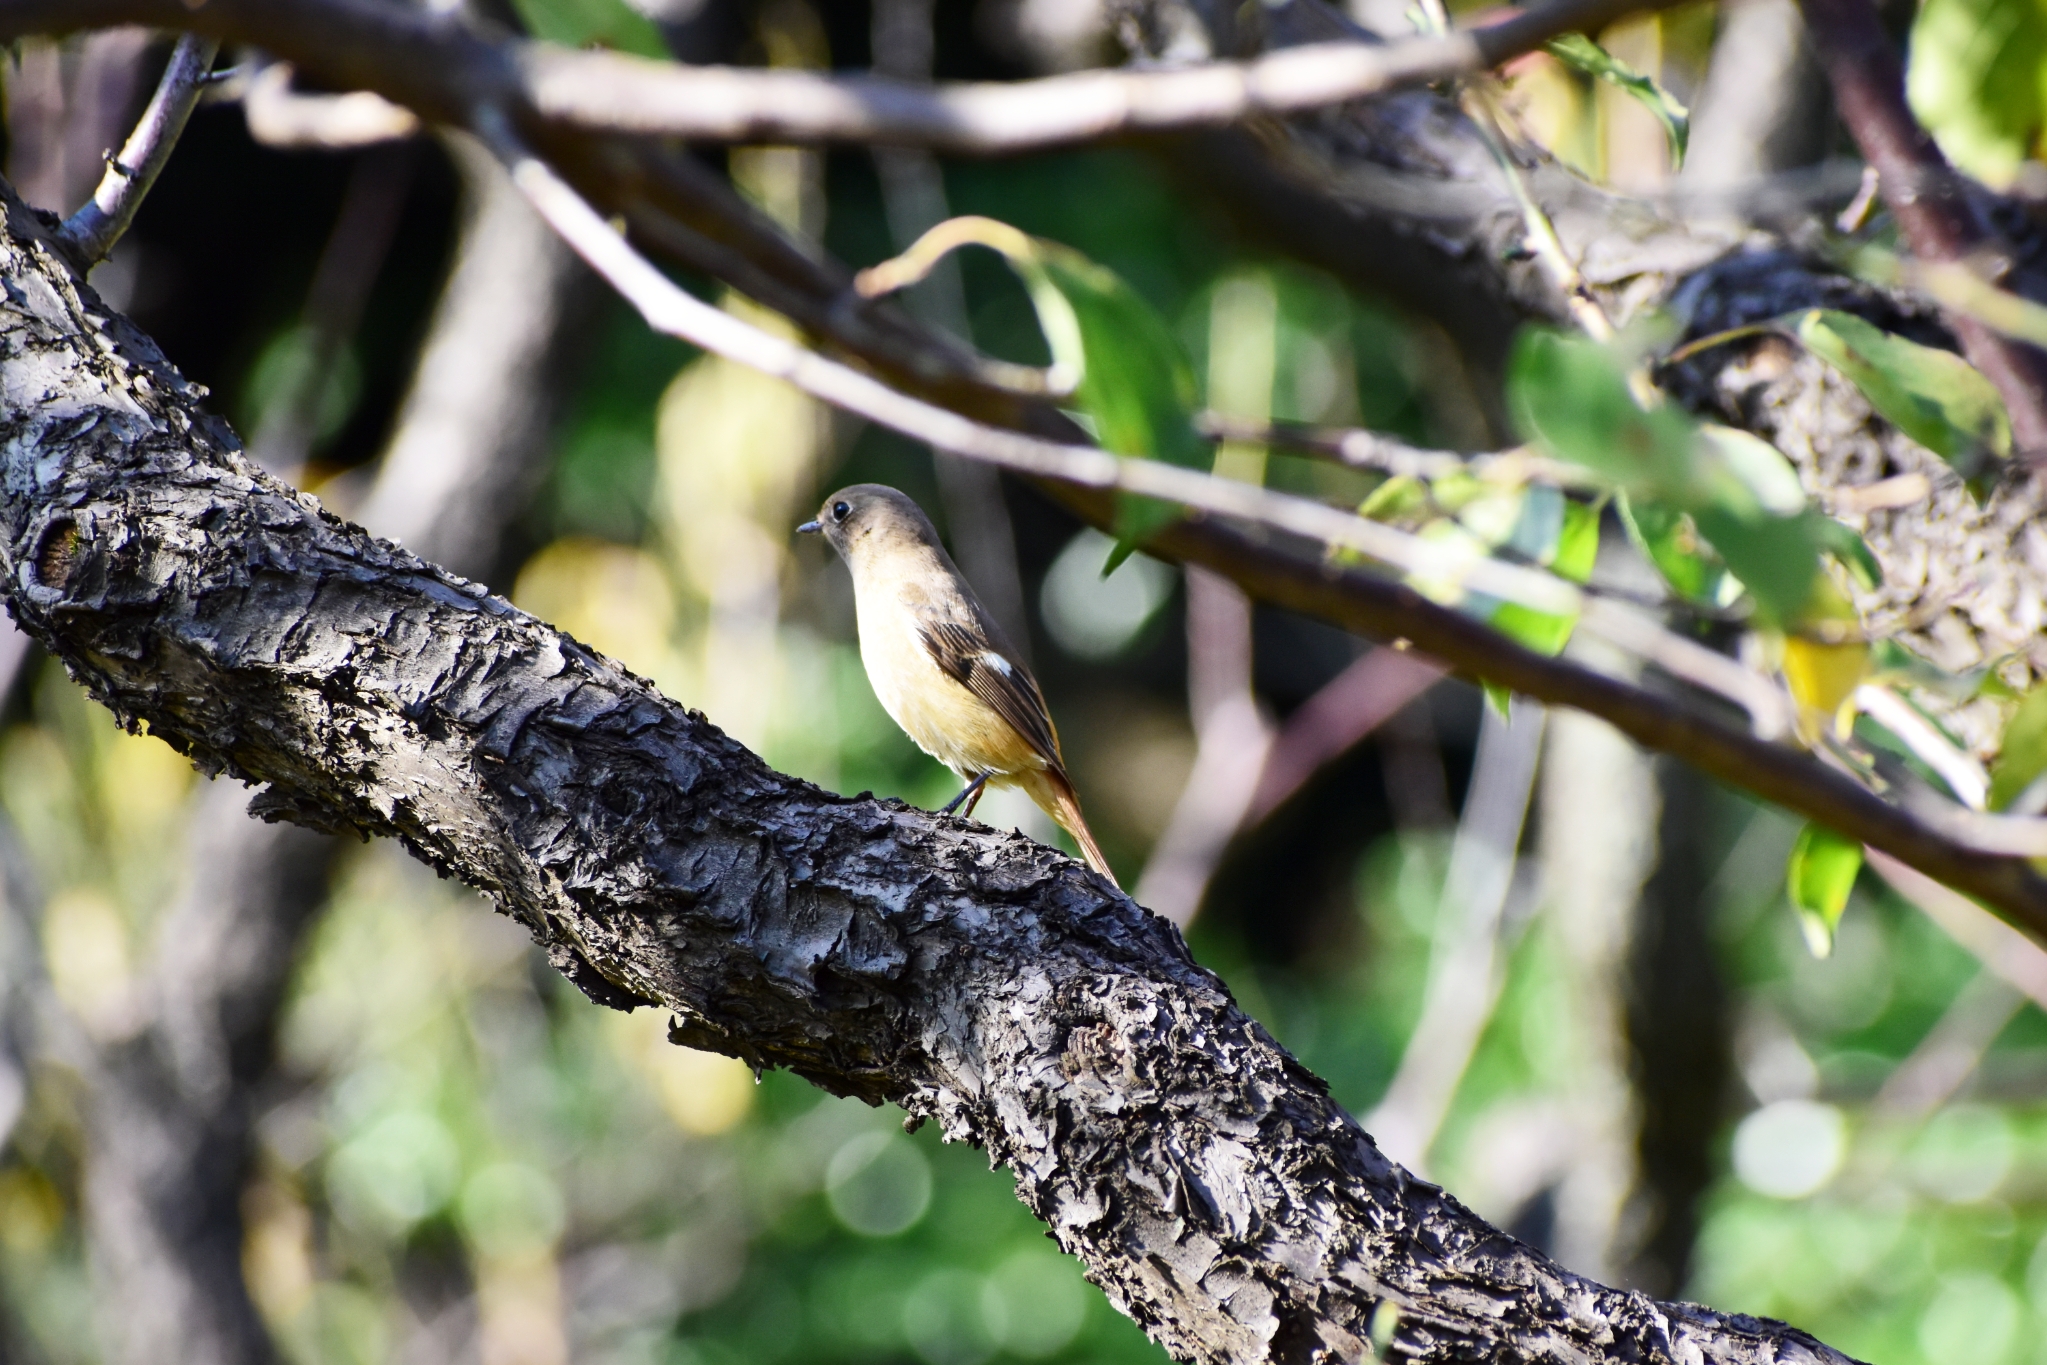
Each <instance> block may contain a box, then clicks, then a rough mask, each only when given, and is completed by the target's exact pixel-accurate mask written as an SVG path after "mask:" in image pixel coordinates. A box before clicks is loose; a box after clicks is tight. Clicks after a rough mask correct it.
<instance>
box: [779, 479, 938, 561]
mask: <svg viewBox="0 0 2047 1365" xmlns="http://www.w3.org/2000/svg"><path fill="white" fill-rule="evenodd" d="M796 529H797V530H798V531H800V532H802V533H803V534H805V535H820V534H821V535H823V536H824V538H825V539H826V540H828V541H830V542H831V545H832V548H833V549H835V550H837V551H838V552H839V554H840V555H841V556H842V557H843V558H844V559H845V560H846V561H847V562H848V563H850V562H852V560H853V558H854V557H855V556H856V555H861V554H865V553H866V552H868V551H870V550H874V549H878V548H880V547H881V546H883V545H889V544H897V543H902V542H909V543H912V544H918V545H933V546H935V545H937V544H938V532H937V531H936V530H935V529H934V528H933V527H932V525H931V518H929V517H927V516H925V515H924V509H923V508H921V507H919V506H918V505H917V504H916V503H915V502H914V501H912V500H911V498H910V496H909V495H908V494H907V493H902V492H899V491H898V490H896V489H893V488H890V487H889V486H888V485H886V484H879V483H856V484H854V485H852V486H851V487H849V488H841V489H840V490H839V491H838V492H836V493H834V494H832V495H831V496H830V497H828V498H826V499H825V500H824V506H823V507H821V508H819V509H818V513H817V520H815V521H806V522H804V523H803V524H802V525H801V526H799V527H797V528H796Z"/></svg>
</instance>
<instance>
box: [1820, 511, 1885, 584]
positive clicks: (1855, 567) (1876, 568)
mask: <svg viewBox="0 0 2047 1365" xmlns="http://www.w3.org/2000/svg"><path fill="white" fill-rule="evenodd" d="M1812 529H1813V533H1814V536H1815V540H1814V543H1815V544H1816V545H1818V546H1819V548H1820V550H1821V551H1823V552H1824V553H1826V554H1830V555H1832V556H1833V557H1834V558H1835V559H1838V560H1840V561H1841V567H1842V568H1844V569H1846V570H1847V571H1848V576H1849V577H1850V578H1852V579H1854V580H1855V586H1857V587H1858V588H1861V589H1862V590H1863V591H1864V592H1875V591H1876V590H1877V589H1878V588H1880V587H1882V586H1883V582H1884V566H1883V564H1882V563H1881V562H1880V561H1879V560H1878V559H1877V557H1876V551H1874V550H1872V549H1870V548H1869V542H1868V541H1866V540H1864V539H1863V538H1862V537H1861V536H1860V535H1858V534H1857V533H1856V531H1855V528H1854V527H1852V526H1847V525H1844V524H1843V523H1841V522H1838V521H1835V520H1834V519H1833V518H1832V517H1814V518H1813V521H1812Z"/></svg>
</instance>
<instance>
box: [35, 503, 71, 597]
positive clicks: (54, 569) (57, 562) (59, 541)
mask: <svg viewBox="0 0 2047 1365" xmlns="http://www.w3.org/2000/svg"><path fill="white" fill-rule="evenodd" d="M82 539H83V537H82V536H80V535H79V533H78V523H77V522H76V521H74V520H72V519H71V518H70V517H59V518H58V519H56V520H54V521H52V522H51V523H50V524H49V525H48V526H45V527H44V528H43V534H42V536H41V537H40V538H39V539H38V540H37V541H36V552H35V556H34V565H35V577H36V586H37V587H40V588H46V589H48V590H50V591H51V592H62V591H63V590H64V589H65V587H66V586H68V585H69V584H70V582H71V570H72V567H73V566H74V565H75V564H76V563H77V562H78V546H79V543H80V541H81V540H82Z"/></svg>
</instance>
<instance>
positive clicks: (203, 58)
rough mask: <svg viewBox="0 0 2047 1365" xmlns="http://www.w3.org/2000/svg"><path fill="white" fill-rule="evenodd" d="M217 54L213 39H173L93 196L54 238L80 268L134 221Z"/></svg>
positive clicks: (196, 101) (105, 250)
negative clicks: (167, 59) (145, 102)
mask: <svg viewBox="0 0 2047 1365" xmlns="http://www.w3.org/2000/svg"><path fill="white" fill-rule="evenodd" d="M219 51H220V42H219V40H218V39H214V38H201V37H196V36H193V35H187V36H185V37H183V38H180V39H178V45H177V47H175V48H173V49H172V51H171V60H170V64H169V65H168V66H166V67H165V68H164V73H163V79H162V80H161V81H159V82H158V83H157V87H156V93H155V94H154V95H152V96H150V99H149V105H148V107H147V108H145V109H144V110H143V111H142V117H141V118H140V119H139V120H138V121H137V122H136V124H135V131H134V132H132V133H130V134H129V135H128V140H127V141H126V142H124V143H122V144H121V150H120V151H119V152H118V153H116V154H115V155H113V156H111V157H109V158H108V159H107V172H106V174H105V175H104V176H102V177H101V178H100V183H99V187H98V188H97V189H95V190H94V191H93V195H92V198H91V199H89V200H87V201H86V203H85V204H84V206H83V207H81V208H80V209H79V210H78V212H76V213H74V214H72V215H71V216H70V217H69V218H67V219H66V220H65V221H64V226H63V228H62V230H61V232H60V234H59V238H58V240H59V242H60V243H61V244H62V245H63V248H64V249H65V250H66V251H68V252H70V253H71V254H72V256H73V257H74V258H75V259H76V260H78V261H80V262H81V263H83V264H85V265H91V264H93V263H94V262H97V261H101V260H104V259H105V258H106V255H107V253H108V252H109V251H112V250H113V249H114V243H115V242H118V241H120V240H121V235H122V234H123V233H125V232H126V231H127V230H128V225H129V224H130V223H132V222H134V221H135V214H136V211H137V210H139V209H140V208H141V207H142V200H143V196H145V195H147V194H148V193H149V187H150V186H151V185H154V184H155V183H156V177H157V176H158V175H159V174H161V173H162V171H163V168H164V163H165V162H167V161H169V160H170V159H171V150H172V149H173V148H175V147H176V146H177V145H178V135H179V134H180V133H182V132H184V131H185V121H186V120H187V119H189V118H191V117H192V111H193V109H195V108H197V107H198V105H199V96H200V94H201V93H202V92H203V91H204V89H205V86H206V73H207V72H208V71H210V70H212V69H213V58H214V56H215V54H217V53H218V52H219Z"/></svg>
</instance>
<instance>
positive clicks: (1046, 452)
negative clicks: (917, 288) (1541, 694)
mask: <svg viewBox="0 0 2047 1365" xmlns="http://www.w3.org/2000/svg"><path fill="white" fill-rule="evenodd" d="M483 121H484V122H485V123H486V124H489V123H491V122H492V120H490V119H485V120H483ZM486 138H487V140H490V141H492V142H493V145H494V146H495V147H496V148H497V150H498V151H499V154H500V156H502V157H503V158H504V159H505V161H506V164H507V165H508V166H510V167H511V168H512V178H513V180H514V181H515V182H516V183H517V184H518V185H519V186H520V188H521V189H522V190H523V191H524V192H525V193H526V195H527V197H528V198H529V199H530V200H531V201H532V202H533V204H534V206H535V207H536V208H538V209H539V211H540V214H541V216H542V217H543V218H545V219H547V221H548V222H549V223H550V224H551V225H552V226H553V227H554V229H555V230H556V231H557V232H560V233H561V234H562V237H563V239H564V240H566V241H567V242H568V243H569V245H570V246H571V247H573V248H574V249H575V250H576V252H577V253H578V254H579V255H581V256H582V257H583V259H584V260H586V261H588V262H589V263H590V265H591V266H592V267H593V268H594V269H595V270H596V271H597V273H598V274H600V275H602V276H603V277H604V278H605V279H606V280H607V281H609V282H610V283H611V285H612V287H613V288H615V289H617V290H618V291H619V293H620V294H622V295H623V296H624V297H625V298H626V300H627V301H628V302H630V303H631V304H632V305H633V306H634V307H635V308H637V309H638V310H639V311H640V314H641V315H642V316H643V317H644V318H645V319H646V320H647V323H648V325H649V326H651V327H653V328H655V329H656V330H657V331H662V332H666V333H668V334H670V335H672V336H677V337H680V338H682V339H684V340H686V341H689V342H692V343H694V344H695V345H698V346H701V347H703V348H704V349H705V350H708V351H711V352H714V353H715V354H718V355H722V356H725V357H726V358H727V359H729V360H735V361H738V362H739V363H741V364H743V365H750V366H753V367H754V368H756V369H759V370H761V371H763V372H765V373H768V374H772V375H775V376H777V377H778V378H781V379H785V380H787V381H788V382H790V383H791V384H794V385H795V386H796V387H797V388H799V389H802V390H803V391H804V392H806V393H809V394H811V395H812V396H813V397H816V398H821V399H823V400H824V401H826V402H828V403H831V404H833V405H834V406H837V407H840V408H843V409H845V410H846V411H848V412H853V413H857V414H859V415H860V416H863V417H866V418H868V419H869V420H870V421H875V422H879V423H881V424H882V425H884V426H887V427H891V428H893V429H894V430H896V431H899V432H902V433H903V434H904V435H906V436H910V437H914V438H915V439H917V440H921V441H926V442H929V443H930V444H931V445H933V446H935V447H937V448H938V449H941V450H948V451H952V452H953V453H955V454H959V455H964V456H967V457H968V458H970V459H975V460H980V461H984V462H986V463H988V464H993V465H999V466H1001V467H1003V468H1005V469H1012V470H1015V471H1017V472H1018V473H1022V474H1030V475H1034V476H1037V477H1040V478H1047V479H1054V480H1059V481H1062V482H1066V483H1073V484H1079V485H1082V486H1084V487H1089V488H1101V489H1115V490H1118V491H1121V492H1126V493H1139V494H1143V495H1145V496H1147V497H1154V498H1160V499H1164V500H1167V501H1171V502H1177V503H1180V504H1183V505H1184V506H1186V507H1189V508H1191V509H1196V510H1198V511H1200V512H1205V513H1209V514H1213V515H1217V516H1226V517H1239V518H1242V519H1244V520H1247V521H1252V522H1256V523H1259V524H1261V525H1263V526H1267V527H1270V528H1272V529H1274V530H1279V531H1285V532H1288V533H1291V534H1293V535H1297V536H1302V537H1304V538H1306V539H1309V540H1312V541H1315V542H1317V543H1319V544H1322V545H1326V546H1330V547H1333V548H1337V549H1344V550H1351V551H1354V552H1356V553H1358V554H1360V555H1363V556H1365V557H1366V558H1369V559H1373V560H1377V561H1379V562H1380V563H1382V564H1387V565H1391V566H1393V567H1394V568H1397V569H1399V570H1401V571H1402V572H1403V573H1406V574H1409V575H1412V576H1414V577H1416V578H1418V579H1421V580H1423V581H1426V582H1430V583H1432V584H1437V585H1440V586H1441V588H1442V589H1443V590H1445V591H1449V592H1453V593H1461V592H1464V591H1471V592H1479V593H1484V594H1486V595H1488V596H1492V597H1497V598H1500V599H1502V600H1504V601H1510V602H1518V603H1521V604H1522V605H1524V606H1527V607H1530V608H1532V609H1534V610H1536V611H1543V612H1550V613H1554V614H1557V615H1574V616H1578V617H1579V619H1580V620H1581V622H1582V623H1583V625H1584V628H1585V629H1587V630H1590V631H1593V632H1595V633H1597V634H1599V635H1602V636H1604V637H1606V638H1608V639H1611V640H1612V641H1613V642H1614V643H1615V644H1618V645H1621V646H1622V647H1623V648H1625V649H1629V650H1633V651H1635V652H1637V653H1641V654H1642V655H1643V656H1644V657H1647V658H1649V659H1651V660H1652V661H1654V662H1655V663H1656V664H1657V665H1658V666H1659V667H1662V668H1664V669H1665V670H1666V671H1668V672H1671V673H1673V674H1674V675H1676V676H1678V677H1681V678H1683V679H1684V680H1686V681H1688V682H1691V683H1693V684H1695V685H1698V686H1701V687H1704V688H1706V689H1708V690H1710V691H1713V692H1716V693H1718V694H1720V695H1722V696H1725V697H1727V698H1728V699H1729V700H1732V701H1736V702H1738V703H1740V704H1741V705H1742V706H1744V707H1745V708H1747V710H1748V711H1749V713H1750V716H1751V718H1752V721H1753V723H1754V725H1755V727H1756V729H1757V732H1758V733H1760V734H1763V735H1766V736H1769V735H1777V734H1781V733H1783V732H1784V730H1785V728H1786V725H1787V717H1788V716H1789V715H1790V709H1789V708H1790V703H1789V701H1788V699H1786V698H1785V697H1784V696H1783V694H1782V692H1781V691H1780V690H1779V689H1778V688H1777V687H1776V686H1775V685H1774V684H1773V683H1771V682H1770V681H1769V680H1768V679H1765V678H1763V677H1761V676H1759V675H1757V674H1755V673H1751V672H1750V671H1749V670H1748V669H1746V668H1744V667H1742V665H1740V664H1739V663H1737V662H1735V661H1734V660H1732V659H1729V658H1728V657H1727V656H1725V655H1723V654H1718V653H1715V652H1714V651H1713V650H1710V649H1707V648H1706V647H1705V646H1703V645H1700V644H1697V643H1695V642H1693V641H1691V640H1687V639H1685V638H1684V637H1682V636H1678V635H1673V634H1671V633H1670V632H1669V631H1667V630H1664V629H1663V628H1662V627H1661V626H1659V625H1657V624H1656V623H1655V622H1654V621H1651V620H1649V619H1648V618H1647V617H1646V616H1643V615H1641V614H1640V613H1639V612H1637V611H1635V610H1634V609H1633V608H1630V607H1627V606H1624V605H1622V604H1620V603H1617V602H1612V601H1608V600H1603V599H1598V598H1594V597H1592V596H1590V595H1589V594H1587V593H1585V592H1584V591H1582V590H1581V589H1580V588H1579V587H1578V586H1577V585H1576V584H1574V583H1568V582H1566V581H1565V580H1563V579H1561V578H1558V577H1556V576H1555V575H1553V574H1549V573H1546V572H1543V571H1542V570H1540V569H1535V568H1530V567H1526V566H1523V565H1519V564H1509V563H1506V562H1505V561H1502V560H1497V559H1493V558H1491V557H1490V556H1488V555H1486V554H1484V553H1483V552H1482V551H1478V550H1475V549H1473V548H1471V547H1469V546H1459V545H1456V544H1450V543H1438V542H1431V541H1427V540H1424V539H1422V538H1421V537H1419V536H1412V535H1409V534H1407V533H1406V532H1404V531H1400V530H1398V529H1396V528H1394V527H1391V526H1386V525H1383V524H1381V523H1379V522H1375V521H1369V520H1367V519H1365V518H1363V517H1359V516H1354V515H1352V514H1351V513H1348V512H1343V511H1339V510H1338V509H1336V508H1333V507H1328V506H1325V505H1323V504H1321V503H1318V502H1311V501H1309V500H1308V499H1306V498H1300V497H1294V496H1292V495H1289V494H1285V493H1275V492H1272V491H1270V490H1268V489H1265V488H1260V487H1257V486H1255V485H1252V484H1246V483H1238V482H1235V481H1233V480H1229V479H1221V478H1216V477H1215V476H1213V475H1210V474H1204V473H1201V472H1199V471H1197V470H1191V469H1183V468H1180V467H1178V466H1175V465H1169V464H1164V463H1162V462H1160V461H1156V460H1144V459H1131V458H1126V457H1123V456H1118V455H1112V454H1110V453H1109V452H1107V451H1104V450H1101V449H1098V448H1096V447H1093V446H1081V445H1068V444H1063V443H1060V442H1056V441H1048V440H1043V439H1040V438H1038V437H1033V436H1026V435H1022V434H1020V433H1017V432H1013V431H1004V430H1001V429H999V428H995V427H990V426H985V425H982V424H981V423H978V422H973V421H970V420H968V419H967V418H964V417H961V416H960V415H959V414H957V413H954V412H949V411H947V410H945V409H943V408H940V407H937V406H934V405H933V404H930V403H926V402H924V401H922V400H920V399H917V398H912V397H910V396H909V395H907V394H903V393H899V392H897V391H895V390H894V389H891V388H889V387H888V386H887V385H885V384H882V383H880V382H878V381H876V380H874V379H871V378H869V377H868V376H866V375H864V374H861V373H860V372H858V371H857V370H854V369H851V368H850V367H848V366H845V365H842V364H839V363H837V362H836V361H832V360H828V359H826V358H825V357H823V356H821V355H818V354H816V353H815V352H812V351H808V350H805V349H804V348H803V347H801V346H799V345H797V344H796V343H794V342H791V341H787V340H784V339H783V338H780V337H775V336H771V335H769V334H768V333H766V332H763V331H761V330H760V329H758V328H756V327H753V326H752V325H750V324H748V323H746V322H744V321H742V320H740V319H739V318H736V317H734V316H733V315H731V314H730V313H726V312H722V311H721V310H719V309H717V308H714V307H712V306H711V305H709V304H707V303H704V302H703V301H701V300H699V299H697V298H696V297H694V296H693V295H691V294H690V293H688V292H687V291H686V290H684V289H682V288H681V287H680V286H678V285H676V284H675V283H674V282H673V281H671V280H670V279H669V278H668V277H667V276H665V275H663V274H662V273H661V272H660V271H659V270H657V269H655V268H654V266H653V265H652V264H650V263H649V262H648V261H647V260H646V259H645V258H644V257H642V256H641V255H639V253H638V252H636V251H634V250H633V248H632V247H631V246H630V245H629V244H627V243H626V241H625V240H624V239H623V238H621V237H620V236H619V235H618V234H617V233H616V232H614V231H612V229H611V227H610V225H609V224H607V223H606V222H605V221H604V220H603V219H602V218H601V217H600V216H599V215H598V214H597V211H596V210H595V209H593V208H591V207H590V205H589V204H588V203H586V202H584V200H583V199H582V198H581V197H580V196H579V195H577V194H576V192H575V191H574V190H572V189H571V188H569V186H568V185H567V184H566V183H564V182H563V181H562V180H561V178H560V177H559V176H557V175H556V174H555V173H554V172H553V171H552V170H550V169H549V168H548V167H547V166H546V165H545V163H543V162H541V161H540V160H538V159H537V158H535V157H533V156H532V155H531V154H529V153H527V152H525V151H524V150H523V149H521V148H520V147H519V146H518V145H517V143H516V142H515V141H513V140H512V139H511V136H510V134H509V133H508V132H505V131H504V128H503V124H502V121H501V120H498V121H496V132H495V133H494V134H493V133H492V132H490V131H489V129H488V128H486Z"/></svg>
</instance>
